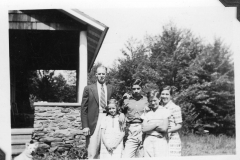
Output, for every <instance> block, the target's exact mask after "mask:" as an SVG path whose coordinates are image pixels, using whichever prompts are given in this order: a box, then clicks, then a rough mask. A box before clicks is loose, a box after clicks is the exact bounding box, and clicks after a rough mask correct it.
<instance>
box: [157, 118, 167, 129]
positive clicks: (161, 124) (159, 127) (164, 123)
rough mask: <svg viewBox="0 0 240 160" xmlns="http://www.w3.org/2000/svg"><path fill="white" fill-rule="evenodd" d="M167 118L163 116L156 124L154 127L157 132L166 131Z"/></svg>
mask: <svg viewBox="0 0 240 160" xmlns="http://www.w3.org/2000/svg"><path fill="white" fill-rule="evenodd" d="M168 123H169V122H168V119H167V118H165V119H163V121H162V123H159V125H158V126H157V128H156V129H155V130H156V131H158V132H167V129H168Z"/></svg>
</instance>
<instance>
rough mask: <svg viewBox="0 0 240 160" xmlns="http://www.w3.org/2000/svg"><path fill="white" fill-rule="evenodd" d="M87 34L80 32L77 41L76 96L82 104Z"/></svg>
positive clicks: (85, 72) (86, 67)
mask: <svg viewBox="0 0 240 160" xmlns="http://www.w3.org/2000/svg"><path fill="white" fill-rule="evenodd" d="M87 56H88V54H87V32H86V31H81V32H80V40H79V68H78V77H77V78H78V81H77V83H78V85H77V86H78V94H77V96H78V97H77V102H79V103H81V102H82V94H83V89H84V87H85V86H86V85H87V71H88V59H87Z"/></svg>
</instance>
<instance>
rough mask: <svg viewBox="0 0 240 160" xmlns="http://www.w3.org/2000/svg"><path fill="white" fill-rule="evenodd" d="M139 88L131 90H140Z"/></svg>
mask: <svg viewBox="0 0 240 160" xmlns="http://www.w3.org/2000/svg"><path fill="white" fill-rule="evenodd" d="M140 89H141V88H132V90H140Z"/></svg>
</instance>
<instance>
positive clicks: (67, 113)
mask: <svg viewBox="0 0 240 160" xmlns="http://www.w3.org/2000/svg"><path fill="white" fill-rule="evenodd" d="M32 139H33V141H38V142H39V147H38V150H39V151H40V152H53V151H54V152H55V151H58V152H64V153H65V154H67V152H68V151H69V150H70V149H71V148H73V147H78V148H84V147H85V136H83V135H82V130H81V119H80V107H69V106H66V107H62V106H61V107H60V106H55V107H53V106H35V115H34V132H33V136H32Z"/></svg>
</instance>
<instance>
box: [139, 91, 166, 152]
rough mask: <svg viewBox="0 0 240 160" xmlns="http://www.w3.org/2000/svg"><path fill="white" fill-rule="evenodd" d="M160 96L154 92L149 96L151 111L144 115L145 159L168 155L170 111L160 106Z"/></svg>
mask: <svg viewBox="0 0 240 160" xmlns="http://www.w3.org/2000/svg"><path fill="white" fill-rule="evenodd" d="M159 97H160V94H159V92H157V91H156V90H153V91H151V92H149V93H148V94H147V98H148V102H149V106H148V107H149V108H150V111H148V112H146V113H144V114H143V115H142V116H141V118H142V119H143V124H142V131H143V133H144V134H145V140H144V142H143V148H144V157H161V156H167V155H168V144H167V128H168V118H169V117H170V111H169V110H168V109H166V108H164V107H162V106H160V105H159V102H160V99H159Z"/></svg>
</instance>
